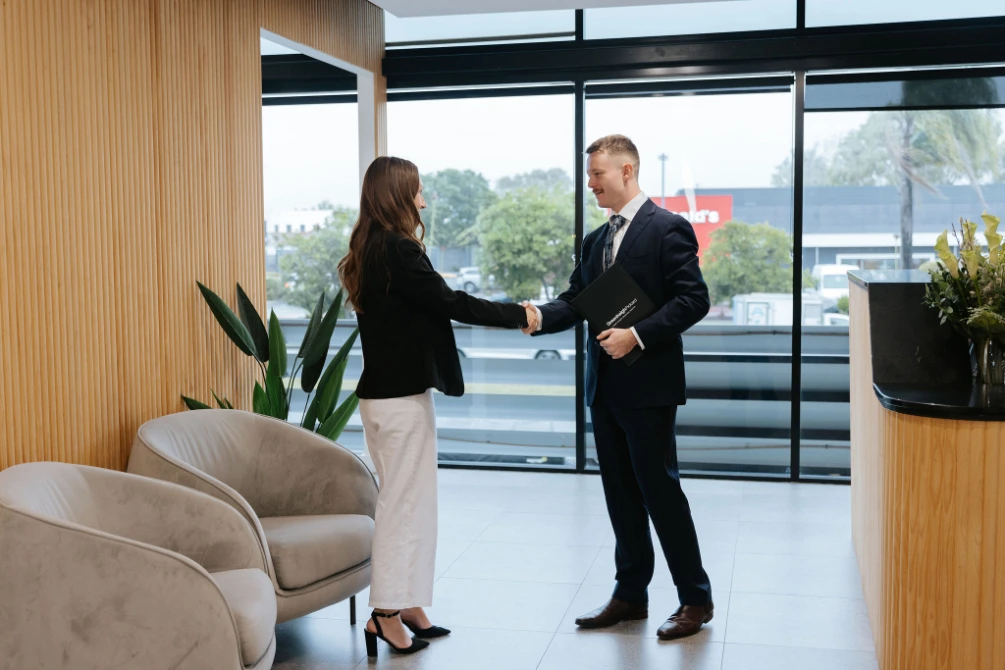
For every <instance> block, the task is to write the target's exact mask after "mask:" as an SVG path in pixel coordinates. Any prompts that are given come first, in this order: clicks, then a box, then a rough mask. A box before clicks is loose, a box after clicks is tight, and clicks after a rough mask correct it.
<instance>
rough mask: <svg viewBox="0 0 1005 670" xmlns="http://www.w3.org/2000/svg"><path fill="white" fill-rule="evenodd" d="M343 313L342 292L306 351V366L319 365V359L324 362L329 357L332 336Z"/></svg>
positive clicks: (329, 309)
mask: <svg viewBox="0 0 1005 670" xmlns="http://www.w3.org/2000/svg"><path fill="white" fill-rule="evenodd" d="M341 311H342V291H339V292H338V295H337V296H336V298H335V302H333V303H332V304H331V306H330V307H329V308H328V313H327V314H325V318H324V319H322V320H321V324H320V325H319V326H318V329H317V332H315V333H314V336H313V337H311V341H310V342H309V343H308V344H307V350H306V351H304V366H305V367H306V366H310V365H312V364H317V362H318V359H321V360H324V359H325V358H326V357H327V356H328V348H329V347H330V346H331V341H332V335H333V334H334V333H335V325H336V323H337V322H338V315H339V312H341Z"/></svg>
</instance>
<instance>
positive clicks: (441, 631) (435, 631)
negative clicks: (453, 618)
mask: <svg viewBox="0 0 1005 670" xmlns="http://www.w3.org/2000/svg"><path fill="white" fill-rule="evenodd" d="M401 623H403V624H405V626H406V627H407V628H408V630H410V631H412V633H414V634H415V637H421V638H425V639H427V640H432V639H433V638H437V637H446V636H447V635H450V631H449V630H447V629H446V628H441V627H440V626H430V627H429V628H419V627H418V626H413V625H412V624H410V623H408V622H407V621H405V620H404V619H402V620H401Z"/></svg>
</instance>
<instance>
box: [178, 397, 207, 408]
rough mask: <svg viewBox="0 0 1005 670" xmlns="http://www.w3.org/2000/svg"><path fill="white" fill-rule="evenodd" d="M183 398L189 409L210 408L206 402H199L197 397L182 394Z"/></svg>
mask: <svg viewBox="0 0 1005 670" xmlns="http://www.w3.org/2000/svg"><path fill="white" fill-rule="evenodd" d="M181 399H182V400H183V401H184V403H185V406H186V407H188V408H189V409H209V405H207V404H206V403H204V402H199V401H198V400H196V399H195V398H189V397H188V396H184V395H183V396H182V397H181Z"/></svg>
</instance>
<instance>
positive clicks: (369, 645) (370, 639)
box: [363, 612, 429, 658]
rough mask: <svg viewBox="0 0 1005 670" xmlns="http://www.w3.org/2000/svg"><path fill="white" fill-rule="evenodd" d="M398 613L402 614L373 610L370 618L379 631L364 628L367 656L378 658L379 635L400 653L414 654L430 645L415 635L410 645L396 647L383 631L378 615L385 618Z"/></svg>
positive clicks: (392, 616)
mask: <svg viewBox="0 0 1005 670" xmlns="http://www.w3.org/2000/svg"><path fill="white" fill-rule="evenodd" d="M398 614H400V612H391V613H389V614H383V613H381V612H371V613H370V620H371V621H373V627H374V628H376V629H377V632H376V633H371V632H370V631H368V630H366V629H364V630H363V637H364V638H365V639H366V655H367V656H369V657H371V658H376V657H377V638H378V637H379V638H380V639H381V640H383V641H384V642H387V646H389V647H390V648H391V649H392V650H394V651H395V652H396V653H399V654H414V653H415V652H417V651H422V650H423V649H425V648H426V647H428V646H429V643H428V642H426V641H425V640H416V639H415V638H414V637H413V638H412V644H411V645H409V646H407V647H396V646H394V643H392V642H391V641H390V640H388V639H387V638H386V637H384V631H382V630H381V629H380V622H379V621H377V617H381V618H383V619H393V618H394V617H396V616H398Z"/></svg>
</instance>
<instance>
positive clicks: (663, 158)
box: [657, 154, 669, 209]
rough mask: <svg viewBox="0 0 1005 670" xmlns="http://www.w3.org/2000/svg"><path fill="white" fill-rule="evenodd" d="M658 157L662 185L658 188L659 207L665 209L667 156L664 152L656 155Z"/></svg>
mask: <svg viewBox="0 0 1005 670" xmlns="http://www.w3.org/2000/svg"><path fill="white" fill-rule="evenodd" d="M657 158H659V159H660V182H661V183H662V186H661V188H660V199H661V202H660V207H663V208H664V209H666V206H667V159H668V158H669V156H667V155H666V154H660V155H659V156H657Z"/></svg>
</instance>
